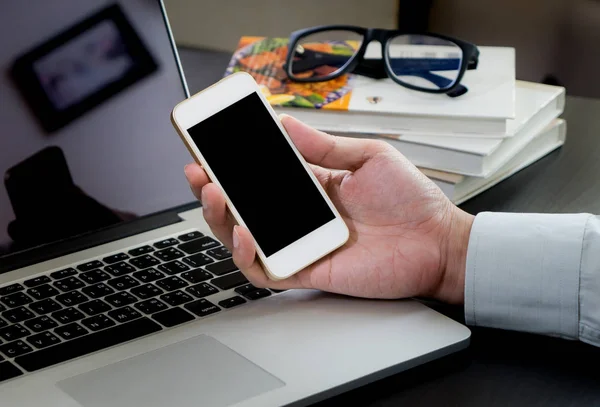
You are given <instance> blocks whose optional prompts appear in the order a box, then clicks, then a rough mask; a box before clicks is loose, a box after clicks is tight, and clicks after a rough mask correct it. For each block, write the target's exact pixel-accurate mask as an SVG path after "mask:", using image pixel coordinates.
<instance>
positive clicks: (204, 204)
mask: <svg viewBox="0 0 600 407" xmlns="http://www.w3.org/2000/svg"><path fill="white" fill-rule="evenodd" d="M200 202H202V207H203V208H204V210H205V211H206V210H208V200H207V199H206V192H204V188H202V191H201V192H200Z"/></svg>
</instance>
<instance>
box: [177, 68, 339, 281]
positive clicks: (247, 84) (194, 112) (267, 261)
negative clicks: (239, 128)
mask: <svg viewBox="0 0 600 407" xmlns="http://www.w3.org/2000/svg"><path fill="white" fill-rule="evenodd" d="M252 93H257V94H258V96H259V97H260V100H261V101H262V103H263V104H264V106H265V108H266V109H267V111H268V112H269V113H270V114H271V116H272V118H273V121H274V122H275V123H276V124H277V126H278V128H279V129H280V131H281V132H282V134H283V135H284V137H285V138H286V140H287V141H288V143H289V144H290V146H291V147H292V149H293V151H294V153H295V154H296V156H297V157H298V159H299V160H300V162H301V163H302V165H303V167H304V169H305V170H306V173H307V174H308V175H309V177H310V179H311V180H312V181H313V183H314V184H315V186H316V187H317V189H318V191H319V192H320V193H321V195H322V197H323V199H324V200H325V202H327V205H328V206H329V208H330V209H331V210H332V212H333V214H334V216H335V217H334V219H333V220H331V221H329V222H328V223H326V224H325V225H323V226H321V227H319V228H318V229H315V230H314V231H312V232H311V233H309V234H308V235H306V236H304V237H302V238H301V239H299V240H297V241H295V242H293V243H291V244H290V245H288V246H286V247H285V248H283V249H281V250H279V251H278V252H276V253H274V254H272V255H271V256H268V257H267V256H265V255H264V253H263V251H262V249H261V247H260V245H259V244H258V243H256V242H255V246H256V252H257V255H258V258H259V260H260V261H261V263H262V265H263V267H264V269H265V272H266V273H267V275H268V276H269V277H270V278H271V279H273V280H281V279H285V278H288V277H290V276H292V275H293V274H295V273H297V272H298V271H300V270H302V269H304V268H306V267H307V266H309V265H310V264H312V263H314V262H315V261H317V260H319V259H320V258H322V257H324V256H326V255H327V254H329V253H331V252H333V251H334V250H336V249H337V248H339V247H340V246H342V245H344V244H345V243H346V242H347V240H348V237H349V230H348V227H347V225H346V223H345V222H344V220H343V218H342V217H341V215H340V214H339V212H338V211H337V209H336V208H335V206H334V205H333V203H332V202H331V200H330V199H329V197H328V196H327V193H326V192H325V190H324V189H323V187H322V186H321V184H320V183H319V181H318V179H317V178H316V177H315V175H314V174H313V172H312V170H311V169H310V167H309V166H308V164H307V163H306V161H305V160H304V158H303V157H302V155H301V154H300V152H299V151H298V150H297V149H296V146H295V145H294V143H293V142H292V140H291V138H290V137H289V135H288V134H287V132H286V131H285V128H284V127H283V125H282V124H281V121H280V120H279V118H278V116H277V113H276V112H275V111H274V109H273V108H272V107H271V105H270V104H269V102H268V101H267V99H266V98H265V97H264V95H263V94H262V92H261V91H260V88H259V87H258V85H257V84H256V82H255V80H254V78H252V76H250V75H249V74H247V73H244V72H239V73H235V74H233V75H229V76H227V77H225V78H223V79H221V80H220V81H219V82H217V83H215V84H214V85H212V86H210V87H208V88H206V89H205V90H203V91H201V92H199V93H197V94H195V95H193V96H191V97H190V98H189V99H186V100H184V101H182V102H180V103H179V104H177V105H176V106H175V107H174V109H173V111H172V113H171V121H172V123H173V125H174V126H175V128H176V130H177V132H178V133H179V135H180V136H181V138H182V140H183V141H184V143H185V145H186V146H187V148H188V150H189V151H190V153H191V154H192V156H193V157H194V159H195V160H196V162H198V164H200V165H201V166H202V167H203V168H204V170H205V171H206V173H207V175H208V176H209V178H210V180H211V182H213V183H215V184H216V185H217V186H218V187H219V188H220V189H221V191H222V192H223V194H224V196H225V200H226V203H227V206H228V209H229V211H230V212H231V214H232V215H233V217H234V218H235V220H236V222H237V223H238V224H239V225H242V226H244V227H247V226H246V224H245V222H244V220H243V219H242V217H241V216H240V214H239V212H238V211H237V209H236V208H235V206H234V205H233V203H232V202H231V201H230V199H229V196H228V195H227V192H226V191H224V189H223V187H222V186H221V184H220V182H219V179H218V178H217V177H216V176H215V174H214V173H213V172H212V170H211V168H210V166H209V165H208V163H207V162H206V160H205V159H204V157H203V156H202V153H201V152H200V151H199V150H198V148H197V147H196V144H195V143H194V141H193V140H192V138H191V137H190V135H189V133H188V131H187V129H189V128H191V127H193V126H194V125H196V124H198V123H200V122H201V121H203V120H205V119H207V118H208V117H210V116H212V115H214V114H216V113H217V112H219V111H221V110H223V109H225V108H226V107H228V106H230V105H232V104H234V103H235V102H237V101H239V100H240V99H243V98H244V97H246V96H248V95H250V94H252ZM275 170H277V169H275ZM274 187H275V186H274ZM289 216H294V214H290V215H289ZM250 233H252V230H250Z"/></svg>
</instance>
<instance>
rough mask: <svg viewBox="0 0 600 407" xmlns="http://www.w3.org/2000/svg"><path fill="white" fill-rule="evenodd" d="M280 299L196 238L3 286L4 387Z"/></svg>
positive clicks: (0, 374) (0, 369)
mask: <svg viewBox="0 0 600 407" xmlns="http://www.w3.org/2000/svg"><path fill="white" fill-rule="evenodd" d="M277 292H279V291H271V290H268V289H261V288H256V287H254V286H252V284H249V283H248V280H246V278H245V277H244V275H243V274H242V273H241V272H240V271H239V270H238V269H237V268H236V267H235V264H234V263H233V260H232V259H231V253H230V252H229V250H227V248H225V247H224V246H222V245H221V243H219V242H218V241H217V240H215V239H213V238H211V237H209V236H204V235H203V234H202V233H200V232H199V231H191V232H188V233H185V234H183V235H180V236H177V237H168V238H165V239H163V240H160V241H156V242H149V243H148V244H146V245H142V246H140V247H136V248H133V249H131V250H128V251H127V252H120V253H113V254H110V255H106V256H104V257H102V258H99V259H91V260H89V261H87V262H84V263H81V264H75V265H73V266H72V267H68V268H63V269H60V270H53V271H51V272H48V273H44V274H42V275H38V276H36V277H33V278H29V279H27V280H25V281H21V282H17V283H12V284H9V285H5V286H2V287H0V382H1V381H3V380H8V379H11V378H14V377H18V376H21V375H23V374H25V373H27V372H34V371H37V370H40V369H43V368H46V367H49V366H53V365H55V364H58V363H61V362H65V361H68V360H71V359H74V358H77V357H80V356H84V355H87V354H89V353H92V352H95V351H99V350H101V349H106V348H108V347H111V346H114V345H118V344H120V343H124V342H127V341H131V340H133V339H137V338H140V337H142V336H145V335H149V334H152V333H154V332H159V331H161V330H164V329H168V328H172V327H175V326H178V325H180V324H183V323H186V322H190V321H194V320H196V319H200V318H204V317H207V316H209V315H212V314H215V313H218V312H221V311H223V310H225V309H229V308H233V307H238V306H241V305H243V304H246V303H248V302H249V301H255V300H258V299H260V298H264V297H268V296H270V295H273V294H274V293H277ZM215 298H217V300H215Z"/></svg>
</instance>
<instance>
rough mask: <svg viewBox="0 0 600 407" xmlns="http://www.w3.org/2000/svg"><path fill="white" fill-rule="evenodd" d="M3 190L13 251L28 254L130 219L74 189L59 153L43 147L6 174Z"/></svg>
mask: <svg viewBox="0 0 600 407" xmlns="http://www.w3.org/2000/svg"><path fill="white" fill-rule="evenodd" d="M4 185H5V187H6V192H7V194H8V197H9V199H10V202H11V205H12V208H13V212H14V213H15V217H16V219H15V220H13V221H12V222H10V223H9V225H8V228H7V231H8V234H9V236H10V237H11V239H12V240H13V246H12V247H11V248H12V249H15V248H19V249H24V248H29V247H32V246H37V245H40V244H43V243H47V242H52V241H56V240H60V239H64V238H67V237H69V236H73V235H78V234H81V233H84V232H86V231H88V230H95V229H100V228H103V227H107V226H110V225H113V224H116V223H118V222H121V221H123V220H130V219H133V218H134V217H135V216H134V215H132V214H127V213H120V212H117V211H113V210H111V209H109V208H107V207H106V206H104V205H102V204H101V203H99V202H98V201H97V200H95V199H94V198H92V197H90V196H88V195H87V194H86V193H85V192H84V191H82V190H81V188H79V187H78V186H77V185H75V184H74V183H73V179H72V177H71V173H70V171H69V167H68V164H67V161H66V159H65V156H64V154H63V152H62V150H61V149H60V148H58V147H54V146H52V147H47V148H45V149H43V150H40V151H39V152H37V153H36V154H34V155H32V156H31V157H28V158H27V159H25V160H23V161H21V162H20V163H18V164H17V165H15V166H13V167H11V168H10V169H8V170H7V171H6V173H5V176H4Z"/></svg>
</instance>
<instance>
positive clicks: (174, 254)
mask: <svg viewBox="0 0 600 407" xmlns="http://www.w3.org/2000/svg"><path fill="white" fill-rule="evenodd" d="M153 255H154V257H156V258H157V259H159V260H162V261H171V260H175V259H178V258H180V257H183V256H185V253H184V252H182V251H181V250H177V249H176V248H174V247H168V248H166V249H163V250H159V251H157V252H154V253H153Z"/></svg>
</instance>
